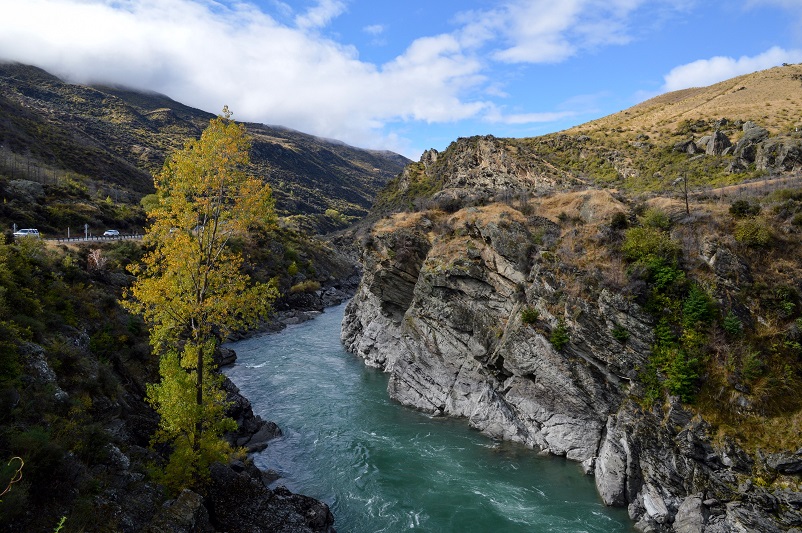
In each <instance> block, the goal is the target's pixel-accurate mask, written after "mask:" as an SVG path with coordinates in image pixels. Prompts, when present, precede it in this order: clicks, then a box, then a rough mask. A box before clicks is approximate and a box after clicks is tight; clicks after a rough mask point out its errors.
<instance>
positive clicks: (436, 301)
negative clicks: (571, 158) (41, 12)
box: [342, 191, 802, 532]
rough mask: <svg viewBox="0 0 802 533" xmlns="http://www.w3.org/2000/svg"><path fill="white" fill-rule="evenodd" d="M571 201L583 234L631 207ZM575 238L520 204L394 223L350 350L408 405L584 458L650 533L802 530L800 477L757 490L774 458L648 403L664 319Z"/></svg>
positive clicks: (365, 286) (569, 197) (610, 201)
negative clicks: (646, 388) (599, 273)
mask: <svg viewBox="0 0 802 533" xmlns="http://www.w3.org/2000/svg"><path fill="white" fill-rule="evenodd" d="M602 196H603V198H601V197H602ZM561 198H562V199H560V200H552V203H553V204H554V205H556V206H558V208H563V207H564V208H565V209H566V210H568V209H569V208H568V207H566V206H569V205H570V206H573V207H571V213H574V214H573V215H567V214H566V213H565V212H563V213H561V216H563V215H564V216H566V217H570V216H575V217H577V220H578V223H592V222H598V220H600V219H602V218H607V219H609V215H610V213H611V212H615V211H616V210H621V211H622V210H623V207H622V206H620V204H618V203H617V200H615V198H613V197H612V196H611V195H609V193H604V192H599V191H596V192H591V191H586V192H578V193H571V194H564V195H562V196H561ZM560 202H562V203H560ZM602 205H604V206H606V210H604V209H601V208H600V207H599V206H602ZM560 206H563V207H560ZM599 227H601V226H599ZM600 232H601V230H600ZM570 237H571V233H570V232H568V233H565V231H564V230H563V232H562V234H560V228H558V226H557V225H556V224H555V223H554V222H552V221H550V220H548V219H546V218H542V217H539V216H525V215H524V214H522V212H521V210H517V209H513V208H511V207H510V206H508V205H505V204H490V205H486V206H481V207H469V208H464V209H462V210H460V211H457V212H456V213H453V214H445V213H444V212H442V211H439V212H437V211H431V212H422V213H408V214H397V215H394V216H393V217H387V218H385V219H383V220H382V221H380V222H379V223H377V224H376V226H375V227H374V228H373V231H372V233H371V237H370V238H369V239H367V240H366V242H365V249H364V256H363V264H364V272H365V273H364V277H363V279H362V282H361V284H360V287H359V290H358V291H357V294H356V296H355V297H354V298H353V299H352V300H351V302H350V303H349V305H348V306H347V309H346V312H345V318H344V321H343V329H342V340H343V343H344V344H345V346H346V348H347V349H348V350H350V351H351V352H353V353H355V354H357V355H358V356H360V357H362V358H364V360H365V361H366V363H367V364H369V365H372V366H376V367H379V368H382V369H383V370H384V371H386V372H388V373H389V374H390V380H389V385H388V392H389V394H390V396H391V397H393V398H394V399H396V400H398V401H399V402H401V403H403V404H405V405H408V406H411V407H414V408H417V409H421V410H424V411H426V412H429V413H432V414H442V415H450V416H458V417H464V418H466V419H467V420H468V422H469V424H470V425H471V426H473V427H475V428H477V429H479V430H481V431H483V432H484V433H486V434H488V435H490V436H492V437H494V438H501V439H509V440H513V441H518V442H521V443H523V444H525V445H527V446H531V447H533V448H535V449H538V450H541V451H543V452H545V453H550V454H554V455H559V456H565V457H567V458H569V459H572V460H575V461H580V462H582V463H583V466H584V468H585V471H586V472H588V473H589V474H593V475H595V478H596V484H597V487H598V489H599V493H600V495H601V497H602V499H603V500H604V502H605V503H606V504H608V505H616V506H627V507H628V510H629V513H630V516H631V517H632V518H633V520H635V522H636V523H637V526H638V528H639V529H641V530H643V531H681V532H692V531H710V532H725V531H789V530H793V528H795V527H797V528H799V527H802V505H800V503H799V502H800V499H801V498H802V494H801V493H800V492H797V491H795V490H794V488H793V487H795V486H797V485H795V483H797V484H798V479H796V478H794V479H791V480H789V485H788V487H789V488H788V489H785V490H777V489H769V488H768V487H762V486H759V485H757V484H755V483H752V482H751V481H749V480H750V479H753V478H754V476H755V472H756V471H757V470H756V469H759V468H766V465H767V464H768V463H767V462H766V461H762V462H760V464H756V463H755V460H754V459H753V458H752V457H750V456H749V455H748V454H746V453H745V452H743V451H742V450H741V449H740V448H739V447H738V446H737V445H736V444H735V443H734V442H732V441H730V440H725V441H724V442H721V440H720V439H718V440H717V439H715V438H714V435H713V434H712V431H711V429H710V426H709V425H708V424H707V423H706V422H705V421H704V420H702V419H701V418H700V417H699V416H698V415H695V414H694V413H692V412H690V411H687V410H686V409H685V408H683V406H682V405H681V404H680V402H679V400H678V399H676V398H672V399H671V401H670V404H669V405H667V406H662V405H659V404H658V405H656V406H655V407H651V408H645V407H643V406H642V405H641V404H639V403H638V401H637V398H639V397H642V394H641V393H642V390H638V388H639V387H641V385H640V384H639V380H638V379H637V369H638V368H641V367H643V366H644V365H645V364H646V359H647V357H648V354H649V352H650V347H651V345H652V344H653V330H654V322H653V318H652V316H651V315H650V314H648V313H646V312H645V311H644V309H642V308H641V307H640V306H639V305H638V303H637V298H632V297H631V295H630V297H627V295H625V294H622V293H621V291H620V290H615V289H614V288H613V286H614V285H615V284H610V287H607V286H605V284H604V283H603V282H599V281H598V277H596V276H593V275H589V272H583V271H580V270H579V268H580V267H577V265H586V268H593V266H592V262H590V261H583V259H582V254H587V253H589V251H588V250H586V249H583V248H582V247H581V245H579V244H576V245H574V246H573V247H571V246H569V245H567V244H566V242H568V243H570ZM558 238H559V240H560V241H561V242H562V244H561V246H562V248H561V249H560V250H559V252H560V253H555V243H556V242H557V240H558ZM597 238H599V239H605V238H609V236H605V235H602V234H601V233H600V235H599V236H598V237H597ZM711 246H712V245H711ZM711 246H708V247H707V248H711ZM713 248H716V249H715V250H712V248H711V249H710V250H707V249H706V250H707V253H708V255H711V254H712V255H713V256H715V257H718V261H715V260H713V259H712V258H710V260H711V261H713V263H714V264H715V265H718V266H719V267H720V268H718V269H717V270H715V269H714V270H715V271H716V272H718V271H719V270H721V271H722V272H724V274H727V273H728V272H729V271H730V270H732V269H729V270H728V269H725V268H724V266H726V265H725V263H726V261H724V259H722V258H724V256H725V255H726V254H725V253H724V252H725V251H726V250H724V247H721V246H718V247H715V246H713ZM569 255H573V256H574V257H573V260H572V261H568V262H565V261H563V259H564V258H565V257H567V256H569ZM706 260H707V259H706ZM730 263H732V261H730ZM724 274H721V275H722V286H724V284H726V283H728V282H729V281H728V280H729V277H731V276H729V275H728V274H727V275H724ZM728 276H729V277H728ZM524 310H526V312H524ZM566 332H568V333H567V334H566ZM560 333H562V334H563V337H562V339H561V338H560V335H559V334H560ZM794 457H795V456H793V455H792V454H791V455H789V454H785V455H782V456H781V457H777V460H776V463H777V466H776V468H775V469H774V472H775V474H777V473H781V470H780V468H785V469H786V471H792V470H793V469H794V468H796V466H794V465H798V464H800V463H798V462H795V461H796V460H795V459H794ZM780 465H783V466H780ZM768 468H771V467H768Z"/></svg>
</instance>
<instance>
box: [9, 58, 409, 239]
mask: <svg viewBox="0 0 802 533" xmlns="http://www.w3.org/2000/svg"><path fill="white" fill-rule="evenodd" d="M223 103H224V102H223ZM223 103H221V108H222V105H223ZM234 111H236V110H234ZM210 118H212V115H210V114H209V113H205V112H203V111H200V110H197V109H193V108H191V107H188V106H185V105H183V104H180V103H178V102H175V101H173V100H171V99H170V98H168V97H166V96H164V95H160V94H156V93H143V92H137V91H132V90H128V89H124V88H118V87H108V86H91V87H89V86H82V85H74V84H70V83H65V82H63V81H62V80H60V79H58V78H56V77H54V76H52V75H50V74H48V73H47V72H44V71H42V70H40V69H37V68H35V67H30V66H26V65H20V64H14V63H5V64H0V173H2V174H4V175H5V176H7V177H8V179H9V180H20V179H24V180H30V181H35V182H38V183H40V184H43V185H61V186H64V185H65V184H67V183H77V184H78V185H79V186H81V187H84V188H86V190H87V192H88V194H89V196H90V197H94V196H99V197H101V198H106V197H110V198H111V199H113V200H114V201H115V202H122V203H127V204H136V203H138V201H139V199H140V198H141V197H142V196H144V195H145V194H148V193H149V192H152V178H151V175H152V173H154V172H157V171H158V170H160V169H161V166H162V164H163V162H164V159H165V157H166V156H167V155H168V154H169V153H170V152H171V151H173V150H175V149H178V148H180V147H182V146H183V144H184V143H185V142H186V141H187V140H188V139H190V138H195V137H197V136H199V135H200V132H201V131H202V130H203V128H205V127H206V125H208V122H209V119H210ZM247 126H248V130H249V132H250V133H251V134H252V135H253V141H254V143H253V150H252V153H251V158H252V168H251V172H253V173H254V174H256V175H259V176H261V177H263V178H264V179H266V180H268V182H270V183H271V185H272V186H273V188H274V194H275V196H276V199H277V208H278V211H279V214H280V215H283V216H285V217H289V216H290V215H293V216H295V215H300V216H301V218H295V219H294V220H290V222H291V223H292V224H293V225H295V226H296V227H301V228H303V229H305V230H309V231H327V230H331V229H336V228H341V227H344V226H345V225H347V224H348V223H349V222H351V221H353V220H356V219H359V218H361V217H363V216H364V215H365V214H366V213H367V210H368V208H369V207H370V205H371V203H372V201H373V197H374V195H375V193H376V192H377V191H378V190H379V188H381V187H382V186H383V185H384V184H385V183H386V182H387V181H388V180H389V179H390V178H392V177H394V176H395V175H396V174H398V172H399V171H400V170H401V169H402V168H403V166H404V165H405V164H406V163H407V162H408V160H406V158H404V157H402V156H400V155H398V154H394V153H392V152H383V151H374V150H362V149H359V148H354V147H351V146H348V145H345V144H343V143H340V142H337V141H331V140H327V139H321V138H317V137H314V136H311V135H306V134H303V133H300V132H297V131H292V130H288V129H286V128H281V127H271V126H265V125H262V124H248V125H247ZM304 216H305V217H306V218H303V217H304ZM4 218H5V217H4ZM6 222H18V223H19V222H20V221H18V220H12V219H7V220H4V221H3V223H6ZM43 222H46V221H43ZM43 222H39V223H38V225H42V223H43ZM83 223H84V222H82V221H76V224H74V225H82V224H83Z"/></svg>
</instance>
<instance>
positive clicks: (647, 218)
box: [641, 207, 671, 230]
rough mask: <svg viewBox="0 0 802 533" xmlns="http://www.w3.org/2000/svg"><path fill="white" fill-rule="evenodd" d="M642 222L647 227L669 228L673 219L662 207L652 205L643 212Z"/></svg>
mask: <svg viewBox="0 0 802 533" xmlns="http://www.w3.org/2000/svg"><path fill="white" fill-rule="evenodd" d="M641 224H642V225H643V226H645V227H647V228H655V229H661V230H668V229H669V228H670V227H671V219H670V218H668V215H667V214H666V213H665V212H663V211H661V210H660V209H657V208H654V207H650V208H648V209H647V210H646V211H645V212H644V213H643V217H641Z"/></svg>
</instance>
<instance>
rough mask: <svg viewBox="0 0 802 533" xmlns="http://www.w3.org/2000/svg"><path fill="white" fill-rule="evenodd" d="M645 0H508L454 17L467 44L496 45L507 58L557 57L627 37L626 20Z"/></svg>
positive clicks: (556, 59)
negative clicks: (485, 8)
mask: <svg viewBox="0 0 802 533" xmlns="http://www.w3.org/2000/svg"><path fill="white" fill-rule="evenodd" d="M642 4H644V0H562V1H561V2H554V1H553V0H508V1H506V2H503V3H502V4H501V5H500V6H499V7H498V8H496V9H493V10H487V11H468V12H464V13H462V14H460V15H459V16H458V18H457V21H458V22H459V23H461V24H463V25H464V27H463V28H462V30H461V32H460V36H461V38H462V39H463V43H464V44H465V46H474V47H478V46H484V45H486V44H488V43H491V44H492V45H494V46H498V44H497V41H499V40H500V41H501V42H502V43H503V44H504V45H503V46H500V47H498V48H497V50H496V51H495V53H494V55H493V57H494V59H496V60H497V61H501V62H505V63H557V62H560V61H564V60H566V59H568V58H569V57H572V56H574V55H576V54H577V53H579V52H580V51H582V50H586V49H592V48H595V47H599V46H606V45H611V44H625V43H627V42H629V40H630V37H629V35H628V31H627V30H628V28H627V21H628V20H629V17H630V16H631V14H632V13H633V12H634V11H635V10H636V9H637V8H639V7H640V6H641V5H642Z"/></svg>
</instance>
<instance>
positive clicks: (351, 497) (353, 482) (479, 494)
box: [225, 305, 633, 533]
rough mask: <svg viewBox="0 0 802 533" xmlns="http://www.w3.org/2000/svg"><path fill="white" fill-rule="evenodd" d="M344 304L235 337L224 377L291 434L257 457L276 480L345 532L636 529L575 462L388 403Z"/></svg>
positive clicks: (380, 378)
mask: <svg viewBox="0 0 802 533" xmlns="http://www.w3.org/2000/svg"><path fill="white" fill-rule="evenodd" d="M344 308H345V306H344V305H341V306H338V307H333V308H329V309H327V310H326V312H325V313H323V314H322V315H321V316H319V317H318V318H316V319H315V320H312V321H310V322H305V323H303V324H299V325H294V326H290V327H288V328H287V329H285V330H283V331H281V332H279V333H274V334H267V335H260V336H257V337H254V338H250V339H247V340H243V341H239V342H236V343H230V344H228V345H227V346H228V347H230V348H232V349H234V350H235V351H236V352H237V362H236V364H235V365H233V366H231V367H228V368H227V369H226V371H225V372H226V374H227V375H228V376H229V377H230V378H231V380H232V381H233V382H234V383H235V384H236V385H237V386H238V387H239V388H240V390H241V392H242V394H243V395H245V396H246V397H247V398H248V399H249V400H250V401H251V403H252V404H253V410H254V412H255V413H256V414H259V415H261V416H262V418H264V419H265V420H272V421H274V422H276V423H277V424H278V425H279V427H280V428H281V429H282V431H283V432H284V436H283V437H281V438H279V439H276V440H274V441H271V442H270V446H269V447H268V448H267V449H266V450H265V451H264V452H261V453H259V454H256V455H255V456H254V462H255V463H256V465H257V466H258V467H260V468H261V469H263V470H273V471H275V472H277V473H278V474H279V475H280V476H281V478H280V479H279V480H278V481H276V483H275V484H276V485H285V486H286V487H287V488H289V489H290V490H292V491H294V492H299V493H302V494H306V495H308V496H312V497H314V498H317V499H319V500H322V501H325V502H326V503H327V504H328V505H329V506H330V507H331V510H332V512H333V513H334V517H335V519H336V522H335V528H336V529H337V531H338V532H339V533H368V532H371V533H373V532H380V531H381V532H390V533H392V532H401V531H430V532H460V533H470V532H476V533H480V532H481V533H484V532H550V533H551V532H565V533H569V532H570V533H578V532H604V533H610V532H631V531H633V528H632V526H631V522H630V520H629V518H628V517H627V514H626V512H625V511H624V510H621V509H612V508H609V507H605V506H604V504H603V503H602V502H601V499H600V498H599V496H598V495H597V494H596V490H595V487H594V483H593V478H592V477H589V476H585V475H583V474H582V471H581V469H580V467H579V465H578V464H576V463H573V462H571V461H566V460H565V459H562V458H555V457H542V456H539V455H538V454H537V453H536V452H534V451H532V450H530V449H527V448H525V447H523V446H520V445H516V444H514V443H509V442H500V441H496V440H492V439H490V438H488V437H486V436H484V435H482V434H480V433H479V432H477V431H475V430H472V429H470V428H469V427H468V424H467V422H466V421H465V420H459V419H456V420H455V419H449V418H437V417H431V416H428V415H426V414H424V413H420V412H418V411H414V410H412V409H409V408H406V407H403V406H401V405H399V404H398V403H396V402H393V401H391V400H390V399H389V398H388V396H387V391H386V387H387V376H386V375H385V374H383V373H381V372H380V371H378V370H375V369H372V368H369V367H366V366H365V365H364V364H363V363H362V361H361V360H360V359H358V358H357V357H355V356H353V355H351V354H349V353H347V352H346V351H345V350H344V349H343V348H342V345H341V344H340V323H341V321H342V316H343V310H344Z"/></svg>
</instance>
